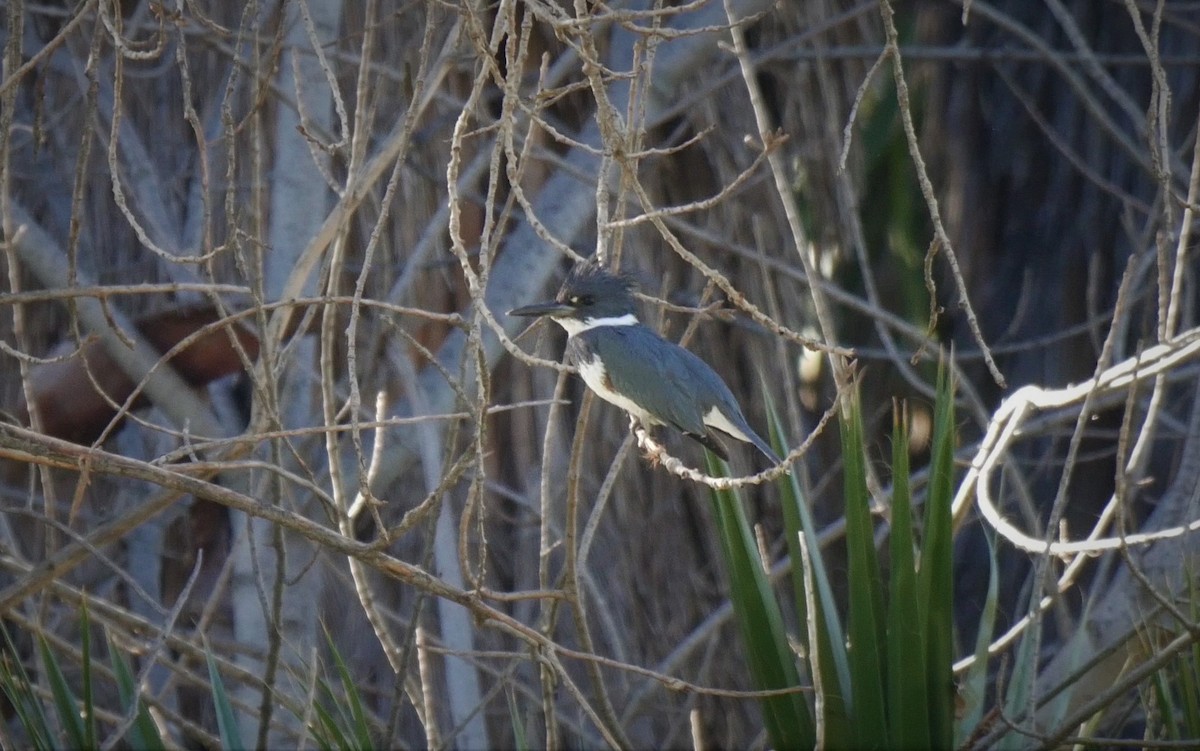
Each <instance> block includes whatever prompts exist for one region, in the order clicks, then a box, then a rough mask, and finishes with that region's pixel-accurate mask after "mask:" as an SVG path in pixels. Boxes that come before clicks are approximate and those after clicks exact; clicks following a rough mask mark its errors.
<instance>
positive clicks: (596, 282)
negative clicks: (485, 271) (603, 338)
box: [508, 261, 637, 334]
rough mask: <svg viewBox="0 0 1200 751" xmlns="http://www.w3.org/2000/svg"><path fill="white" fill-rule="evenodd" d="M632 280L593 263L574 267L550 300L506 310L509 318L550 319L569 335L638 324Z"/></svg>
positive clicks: (589, 262)
mask: <svg viewBox="0 0 1200 751" xmlns="http://www.w3.org/2000/svg"><path fill="white" fill-rule="evenodd" d="M632 290H633V281H632V280H631V279H630V278H629V277H626V276H624V275H621V274H614V273H612V272H611V271H608V270H606V269H605V268H603V267H602V266H601V265H600V264H599V263H597V262H595V261H588V262H585V263H582V264H580V265H578V266H576V267H575V269H574V270H573V271H572V272H571V273H570V275H568V276H567V280H566V281H565V282H563V286H562V289H560V290H559V291H558V295H556V296H555V298H554V299H553V300H550V301H547V302H541V303H535V304H533V305H526V306H524V307H520V308H517V309H515V310H510V311H508V314H509V315H510V316H549V317H550V318H551V319H553V320H554V322H555V323H558V324H559V325H560V326H562V327H563V328H564V329H566V330H567V333H569V334H577V333H579V332H580V331H586V330H587V329H589V328H592V327H594V326H606V325H607V326H631V325H633V324H636V323H637V307H636V305H635V303H634V298H633V291H632Z"/></svg>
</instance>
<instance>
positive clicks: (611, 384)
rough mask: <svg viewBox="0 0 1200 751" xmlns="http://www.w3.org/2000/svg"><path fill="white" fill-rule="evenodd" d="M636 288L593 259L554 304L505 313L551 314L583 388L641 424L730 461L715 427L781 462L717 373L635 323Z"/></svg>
mask: <svg viewBox="0 0 1200 751" xmlns="http://www.w3.org/2000/svg"><path fill="white" fill-rule="evenodd" d="M634 286H635V285H634V282H633V280H632V279H631V278H630V277H628V276H627V275H623V274H618V273H614V272H611V271H609V270H607V269H606V268H605V267H604V266H603V265H602V264H601V263H599V262H598V261H596V260H595V259H592V260H590V261H584V262H583V263H580V264H578V265H577V266H576V267H575V268H574V269H573V270H572V271H571V273H570V274H569V275H568V276H567V279H566V281H565V282H564V283H563V286H562V289H561V290H559V292H558V295H557V296H556V297H555V298H554V299H553V300H548V301H546V302H540V303H535V304H533V305H525V306H523V307H519V308H515V309H513V310H510V311H509V312H508V315H510V316H525V317H549V318H550V320H552V321H554V322H555V323H557V324H558V325H559V326H562V327H563V329H565V330H566V332H567V359H568V361H569V362H570V363H571V364H573V365H574V366H576V368H577V369H578V371H579V375H580V376H582V377H583V380H584V382H585V383H586V384H587V385H588V387H589V388H591V390H592V391H594V392H595V393H596V395H597V396H599V397H600V398H601V399H603V400H605V401H606V402H609V403H610V404H615V405H616V406H618V407H620V408H621V409H623V410H625V411H626V412H628V413H629V414H630V415H631V416H632V417H633V418H634V419H635V420H637V421H638V422H639V423H641V424H642V425H643V426H645V427H647V428H649V427H652V426H655V425H668V426H671V427H673V428H675V429H676V430H679V431H680V432H682V433H683V434H684V435H686V436H688V437H689V438H692V439H693V440H695V441H697V442H698V443H700V444H701V445H703V446H704V447H705V448H707V449H709V450H710V451H712V452H713V453H714V454H716V455H717V456H719V457H721V458H722V459H724V460H725V461H729V453H728V451H727V450H726V448H725V446H724V445H722V444H721V442H720V441H719V440H718V438H717V436H716V434H715V433H714V429H715V430H718V431H720V432H722V433H725V434H726V435H729V436H731V437H733V438H736V439H737V440H739V441H742V442H744V443H750V444H752V445H753V446H754V447H755V448H757V449H758V450H759V451H760V452H762V454H763V456H765V457H767V458H768V459H770V460H771V462H772V463H773V464H780V463H781V460H780V458H779V456H778V455H777V454H776V453H775V452H774V451H773V450H772V449H771V447H770V445H768V444H767V442H766V441H764V440H763V439H762V437H761V436H759V435H758V433H756V432H754V430H753V429H752V428H751V427H750V424H749V423H748V422H747V421H746V417H745V415H744V414H743V413H742V408H741V407H740V406H739V405H738V402H737V400H736V399H735V398H734V396H733V393H732V392H731V391H730V390H729V386H727V385H726V384H725V382H724V381H723V380H721V377H720V376H719V375H717V373H716V371H715V370H713V369H712V367H710V366H709V365H708V363H706V362H704V361H703V360H701V359H700V358H699V357H697V356H696V355H695V354H693V353H692V352H690V351H688V350H687V349H684V348H683V347H681V346H679V345H678V344H676V343H674V342H671V341H668V340H666V339H664V338H662V337H661V336H659V335H658V333H656V332H655V331H654V330H653V329H651V328H650V327H649V326H646V325H645V324H643V323H642V322H641V321H640V320H639V319H638V316H637V306H636V304H635V301H634V296H633V289H634Z"/></svg>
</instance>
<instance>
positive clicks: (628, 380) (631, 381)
mask: <svg viewBox="0 0 1200 751" xmlns="http://www.w3.org/2000/svg"><path fill="white" fill-rule="evenodd" d="M574 339H580V340H581V341H579V342H578V343H577V345H578V346H577V348H576V350H575V351H573V353H572V355H573V357H579V356H580V355H581V352H580V351H579V349H578V347H586V348H590V349H591V350H593V351H594V352H596V353H597V354H599V356H600V357H601V358H602V359H603V360H604V362H605V363H609V364H610V365H608V367H606V368H605V370H606V373H607V375H608V379H609V380H610V381H611V383H612V386H613V388H614V389H616V390H617V391H619V392H620V393H621V394H623V395H625V396H627V397H628V398H629V399H630V400H631V401H633V402H634V403H635V404H637V405H638V406H640V407H642V408H643V409H645V410H646V411H647V412H649V413H650V414H652V415H654V416H655V417H656V418H658V419H659V420H661V421H662V422H663V423H665V424H668V425H673V426H674V427H676V428H678V429H679V430H682V431H683V432H685V433H691V434H693V435H697V436H703V435H706V434H707V433H708V428H707V427H706V426H705V425H704V413H705V412H707V411H708V409H709V408H710V407H712V406H713V405H712V404H711V403H706V401H711V400H704V399H700V400H698V399H696V394H697V393H698V392H697V389H696V388H695V384H697V383H703V384H705V385H706V386H707V387H708V388H706V389H700V392H703V393H710V394H711V392H713V391H714V390H715V391H716V392H717V393H718V395H719V396H720V397H721V398H722V399H724V398H727V399H728V400H729V401H730V402H732V401H733V396H732V394H728V391H729V389H728V387H726V386H725V384H724V383H723V382H722V381H721V379H720V377H719V376H717V374H716V373H715V372H714V371H713V370H712V368H710V367H709V366H708V365H707V364H706V363H705V362H704V361H703V360H701V359H700V358H698V357H696V356H695V355H693V354H692V353H691V352H688V351H687V350H686V349H684V348H682V347H680V346H679V345H677V344H674V343H672V342H668V341H666V340H665V339H663V338H661V337H660V336H658V335H657V334H655V333H654V332H653V331H651V330H650V329H647V328H645V327H642V326H611V327H605V328H604V330H603V331H601V330H599V329H594V330H592V331H585V332H582V333H580V334H577V335H576V336H575V337H574ZM726 395H727V396H726ZM722 406H724V405H722ZM734 408H735V409H736V403H735V406H734Z"/></svg>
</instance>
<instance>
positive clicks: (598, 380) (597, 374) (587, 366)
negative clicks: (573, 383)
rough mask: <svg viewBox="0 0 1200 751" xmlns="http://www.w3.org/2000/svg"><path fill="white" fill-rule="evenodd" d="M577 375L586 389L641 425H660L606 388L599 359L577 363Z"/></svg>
mask: <svg viewBox="0 0 1200 751" xmlns="http://www.w3.org/2000/svg"><path fill="white" fill-rule="evenodd" d="M579 375H580V376H582V377H583V382H584V383H586V384H587V385H588V388H590V389H591V390H592V391H595V392H596V395H597V396H599V397H600V398H601V399H603V400H604V401H606V402H608V403H609V404H615V405H617V406H618V407H620V408H621V409H623V410H625V411H626V412H628V413H629V414H631V415H633V416H634V417H636V418H637V419H638V421H639V422H641V423H642V424H643V425H660V424H662V423H661V422H660V421H659V420H657V419H655V417H654V416H653V415H651V414H650V413H649V412H647V411H646V410H644V409H642V408H641V407H639V406H638V405H637V404H634V403H633V401H631V400H630V399H628V398H626V397H624V396H622V395H621V394H618V393H617V392H616V391H613V390H612V389H611V388H609V387H608V378H606V377H605V372H604V363H603V362H601V361H600V358H599V357H595V358H592V360H591V361H590V362H587V363H579Z"/></svg>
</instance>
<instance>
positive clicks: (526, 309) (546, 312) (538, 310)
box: [508, 300, 574, 316]
mask: <svg viewBox="0 0 1200 751" xmlns="http://www.w3.org/2000/svg"><path fill="white" fill-rule="evenodd" d="M572 310H574V308H572V307H571V306H570V305H564V304H563V303H560V302H555V301H554V300H550V301H548V302H539V303H534V304H533V305H525V306H523V307H520V308H515V309H513V310H510V311H508V314H509V315H510V316H562V315H566V314H568V313H570V312H571V311H572Z"/></svg>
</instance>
